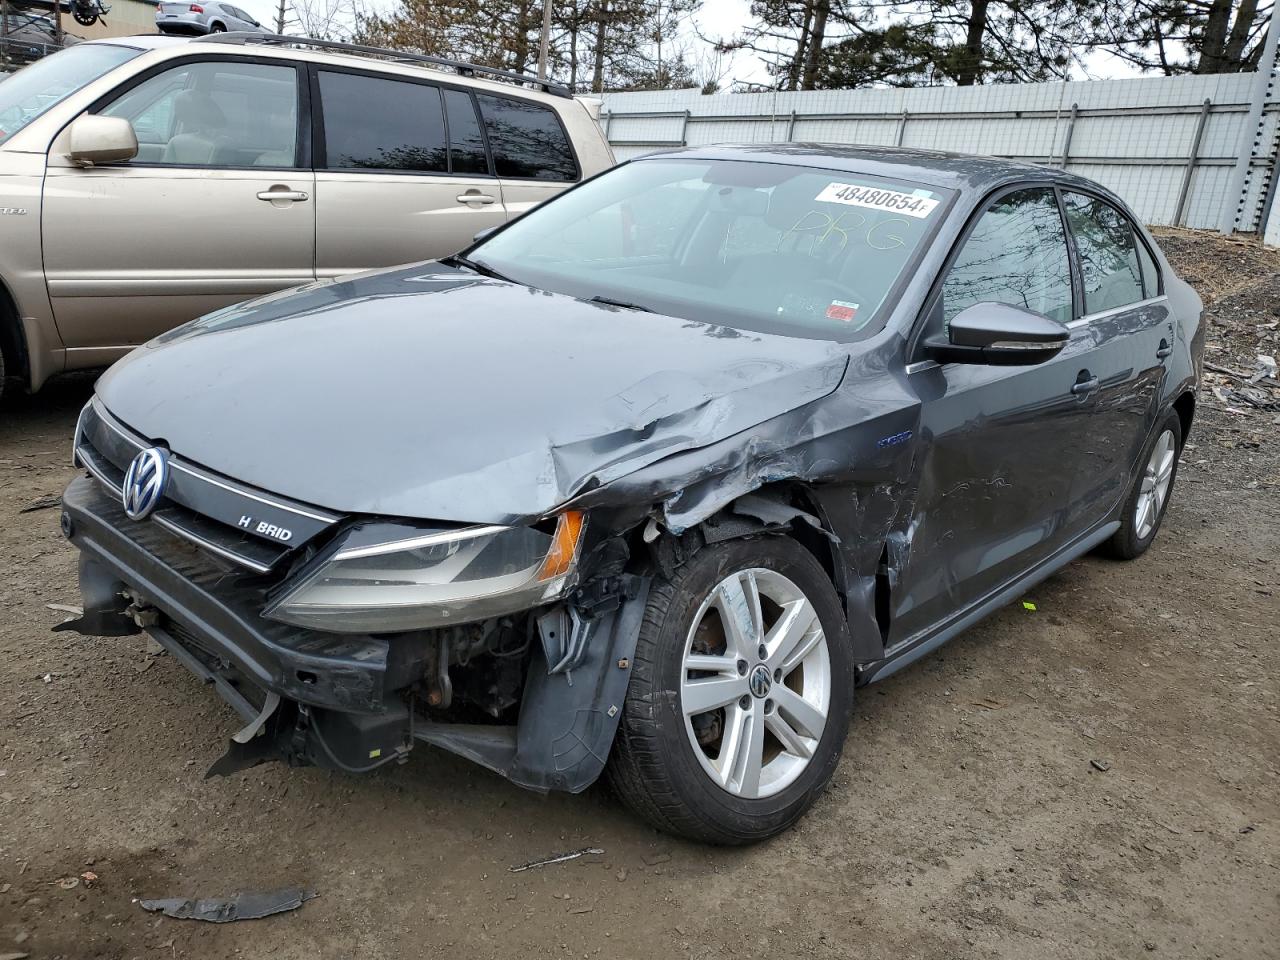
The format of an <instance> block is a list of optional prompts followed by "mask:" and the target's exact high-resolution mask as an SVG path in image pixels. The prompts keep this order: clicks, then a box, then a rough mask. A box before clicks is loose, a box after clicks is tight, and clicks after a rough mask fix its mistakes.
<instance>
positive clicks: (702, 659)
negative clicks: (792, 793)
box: [680, 568, 831, 799]
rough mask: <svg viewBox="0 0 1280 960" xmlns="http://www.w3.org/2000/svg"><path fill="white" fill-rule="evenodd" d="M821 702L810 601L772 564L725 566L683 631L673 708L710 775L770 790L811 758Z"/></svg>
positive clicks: (824, 659)
mask: <svg viewBox="0 0 1280 960" xmlns="http://www.w3.org/2000/svg"><path fill="white" fill-rule="evenodd" d="M830 706H831V657H830V652H829V650H828V648H827V638H826V635H825V633H824V632H823V629H822V623H821V621H820V620H819V619H818V615H817V611H816V610H815V609H814V606H813V604H812V603H811V602H810V601H809V599H808V598H807V597H806V596H805V595H804V592H803V591H801V589H800V588H799V587H797V586H796V585H795V584H794V583H793V582H792V581H791V580H789V579H788V578H787V577H785V576H783V575H782V574H780V573H778V572H776V571H774V570H766V569H763V568H753V569H748V570H741V571H738V572H736V573H733V574H730V575H729V576H727V577H725V578H724V579H723V580H722V581H720V583H718V584H717V585H716V586H715V588H714V589H712V591H711V593H710V594H709V595H708V596H707V597H706V599H704V600H703V602H702V604H701V606H700V607H699V608H698V611H697V613H696V615H695V616H694V618H693V624H692V626H691V627H690V628H689V633H688V636H687V638H686V640H685V650H684V659H683V663H682V665H681V676H680V707H681V713H682V714H683V716H684V724H685V731H686V733H687V734H688V737H689V743H690V745H691V746H692V747H693V751H694V755H695V756H696V757H697V758H698V761H699V763H700V764H701V766H702V769H703V770H704V771H705V772H706V774H707V775H708V776H709V777H710V778H711V779H712V781H713V782H714V783H715V784H716V785H717V786H719V787H721V788H722V789H724V790H727V791H728V792H729V793H732V794H734V795H736V796H740V797H743V798H746V799H759V798H761V797H767V796H771V795H773V794H775V793H777V792H778V791H780V790H783V789H785V788H786V787H787V786H788V785H789V784H791V783H792V782H794V781H795V779H796V777H798V776H800V774H801V773H802V772H803V771H804V769H805V768H806V767H807V766H808V765H809V762H810V761H811V760H812V759H813V756H814V753H815V752H816V750H817V747H818V742H819V741H820V740H821V739H822V732H823V729H824V728H825V727H826V722H827V713H828V711H829V709H830Z"/></svg>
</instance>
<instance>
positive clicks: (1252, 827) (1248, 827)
mask: <svg viewBox="0 0 1280 960" xmlns="http://www.w3.org/2000/svg"><path fill="white" fill-rule="evenodd" d="M1257 829H1258V825H1257V824H1256V823H1246V824H1245V825H1244V826H1243V827H1241V828H1240V832H1241V833H1253V831H1255V830H1257Z"/></svg>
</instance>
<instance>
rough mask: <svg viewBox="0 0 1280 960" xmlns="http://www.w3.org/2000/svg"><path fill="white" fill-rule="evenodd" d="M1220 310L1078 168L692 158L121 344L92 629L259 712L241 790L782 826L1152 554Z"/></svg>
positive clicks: (99, 495)
mask: <svg viewBox="0 0 1280 960" xmlns="http://www.w3.org/2000/svg"><path fill="white" fill-rule="evenodd" d="M1200 315H1201V304H1200V300H1199V298H1198V297H1197V296H1196V294H1195V292H1194V291H1193V290H1192V289H1191V288H1190V287H1189V286H1188V285H1187V284H1186V283H1184V282H1183V281H1182V280H1180V279H1179V278H1178V277H1177V275H1176V274H1175V273H1174V271H1173V269H1172V268H1171V267H1170V265H1169V263H1168V261H1167V260H1166V259H1165V258H1164V256H1163V255H1162V254H1161V252H1160V249H1159V247H1158V246H1157V245H1156V243H1155V241H1154V239H1153V238H1152V237H1151V235H1150V234H1149V233H1148V232H1147V231H1146V230H1145V229H1144V228H1143V227H1142V226H1141V224H1140V223H1139V221H1138V220H1137V219H1136V218H1135V217H1134V215H1133V214H1132V212H1131V211H1130V210H1129V209H1128V208H1127V207H1126V206H1125V204H1124V203H1123V202H1122V201H1121V200H1120V199H1119V198H1118V197H1116V196H1115V195H1114V194H1112V193H1110V192H1108V191H1107V190H1105V189H1104V188H1102V187H1100V186H1099V185H1097V184H1095V183H1091V182H1090V181H1088V180H1084V179H1081V178H1079V177H1076V176H1072V175H1070V174H1068V173H1065V172H1063V171H1061V170H1053V169H1049V168H1046V167H1034V166H1025V165H1019V164H1015V163H1008V162H1005V161H1002V160H994V159H988V158H981V157H963V156H956V155H949V154H941V153H931V152H924V151H912V150H891V149H886V148H879V147H854V146H832V145H826V146H824V145H809V146H806V145H800V144H787V145H781V144H776V145H770V146H768V147H764V146H761V147H738V148H732V147H716V148H706V149H701V150H693V151H686V152H681V153H673V154H667V155H654V156H648V157H645V158H643V159H638V160H634V161H631V162H629V163H625V164H622V165H621V166H618V167H615V168H613V169H612V170H609V171H607V172H606V173H604V174H602V175H600V176H598V177H594V178H592V179H590V180H588V181H586V182H584V183H583V184H581V185H580V186H578V187H576V188H574V189H571V190H568V191H566V192H565V193H563V194H561V195H560V196H558V197H556V198H554V199H552V200H551V201H549V202H547V203H545V204H543V205H541V206H539V207H537V208H536V209H534V210H532V211H530V212H529V213H527V214H525V215H524V216H522V217H520V218H518V219H516V220H513V221H511V222H510V223H508V224H507V225H506V226H504V227H502V228H501V229H499V230H498V231H496V232H494V233H492V234H489V235H488V236H486V237H485V238H484V239H482V240H481V241H479V242H478V243H477V244H475V245H474V246H473V247H471V248H470V249H469V250H467V251H466V252H465V253H464V254H462V255H460V256H455V257H450V258H448V259H446V260H443V261H440V262H438V263H418V264H413V265H410V266H407V267H400V268H396V269H394V270H390V271H385V272H381V273H366V274H358V275H355V276H352V277H349V278H346V279H344V280H341V281H338V282H334V283H320V284H312V285H310V286H308V287H304V288H301V289H299V290H297V291H295V292H293V293H292V294H289V295H280V294H276V295H273V296H271V297H268V298H265V299H262V300H258V301H256V302H253V303H248V304H242V305H240V306H236V307H232V308H229V309H225V310H222V311H219V312H218V313H214V314H210V315H208V316H206V317H205V318H203V319H202V320H198V321H196V322H194V323H191V324H188V325H187V326H184V327H180V328H178V329H177V330H175V331H172V332H171V333H168V334H165V335H164V336H162V337H160V338H159V339H157V340H154V341H152V342H151V343H149V344H147V345H145V346H142V347H139V348H138V349H137V350H136V351H134V352H133V353H132V354H131V355H130V356H129V357H127V358H126V359H124V360H122V361H120V362H119V363H117V364H116V366H114V367H113V368H112V369H111V370H110V371H109V372H108V373H107V374H106V375H105V376H103V378H102V379H101V380H99V381H98V384H97V388H96V394H95V397H94V399H93V401H92V402H91V403H90V404H89V405H88V406H87V407H86V409H85V411H84V413H83V415H82V417H81V419H80V423H79V424H78V426H77V429H76V437H75V459H76V462H77V463H78V464H80V465H81V466H82V467H83V468H84V469H85V471H86V474H87V475H86V476H82V477H80V478H78V479H76V480H74V481H73V482H72V483H71V485H70V486H69V487H68V488H67V490H66V492H65V493H64V494H63V498H62V507H63V513H62V529H63V531H64V533H65V534H66V535H67V536H68V537H69V538H70V539H71V541H72V542H73V543H74V544H75V545H76V546H77V547H79V548H80V550H81V551H82V558H81V562H80V588H81V593H82V595H83V597H84V614H83V617H82V618H81V619H80V620H78V621H75V622H71V623H66V624H60V625H59V627H58V629H70V630H78V631H80V632H82V633H84V634H86V635H88V636H93V637H98V636H119V635H123V634H126V633H131V632H138V631H139V630H146V631H147V632H148V633H149V634H150V635H151V636H152V637H153V638H154V639H155V640H156V641H157V642H158V643H160V644H161V645H162V646H164V647H165V648H166V649H167V650H169V652H170V653H171V654H172V655H173V656H174V658H175V659H176V660H178V661H179V662H181V663H182V664H184V665H185V666H186V667H187V668H188V669H189V670H191V671H192V672H193V673H195V674H196V675H197V676H199V677H200V678H201V679H203V680H204V681H205V682H206V683H208V684H209V686H210V687H211V688H212V689H215V690H217V691H219V692H220V693H221V694H222V695H223V696H224V697H225V698H226V699H227V700H228V701H229V702H230V703H231V705H232V706H233V707H234V708H235V709H236V710H237V711H238V712H239V713H240V714H241V716H242V718H243V719H244V721H245V724H246V726H245V727H244V728H243V729H242V730H241V731H240V732H239V733H238V734H236V736H235V738H234V739H233V741H232V744H231V746H230V747H229V750H228V753H227V755H226V756H225V757H224V758H223V759H222V760H220V761H219V762H218V763H217V764H215V766H214V768H213V770H212V771H211V772H215V773H219V772H230V771H234V770H237V769H242V768H244V767H248V766H251V765H253V764H256V763H259V762H262V761H263V760H266V759H280V760H285V761H287V762H289V763H293V764H318V765H320V766H324V767H330V768H336V769H340V770H345V771H349V772H363V771H368V770H372V769H374V768H376V767H378V766H381V765H383V764H387V763H394V762H397V761H401V760H404V759H406V757H407V756H408V754H409V753H410V752H411V751H412V750H413V749H414V748H415V745H417V744H420V743H424V742H425V743H427V744H430V745H431V746H433V747H438V748H442V749H445V750H450V751H453V752H455V753H457V754H460V755H462V756H464V757H467V758H469V759H471V760H474V761H476V762H478V763H480V764H482V765H484V766H485V767H487V768H488V769H490V770H492V771H494V772H496V773H499V774H501V775H503V776H505V777H508V778H509V779H511V780H512V781H513V782H515V783H517V784H520V785H522V786H525V787H529V788H531V789H534V790H542V791H545V790H564V791H570V792H577V791H580V790H583V789H585V788H586V787H587V786H588V785H590V784H591V783H592V782H593V781H594V780H595V779H596V778H597V777H599V776H600V775H602V774H604V775H605V776H606V777H607V778H608V779H609V781H610V782H611V783H612V785H613V787H614V789H615V791H616V792H617V794H618V795H619V796H620V797H621V798H622V799H623V800H624V801H626V802H627V803H628V804H630V805H631V806H632V807H633V808H634V809H635V810H636V811H637V812H638V813H639V814H640V815H642V816H643V817H645V818H646V819H648V820H649V821H650V822H651V823H653V824H654V825H655V826H657V827H659V828H661V829H663V830H667V831H670V832H673V833H677V834H682V835H684V836H687V837H692V838H696V839H700V840H706V841H710V842H714V843H745V842H748V841H752V840H759V839H762V838H764V837H767V836H771V835H773V834H775V833H777V832H779V831H781V830H783V829H785V828H786V827H787V826H789V825H790V824H791V823H793V822H795V820H796V819H797V818H798V817H799V816H800V815H801V814H802V813H803V812H804V811H805V810H806V809H807V808H808V807H809V806H810V805H811V804H812V803H813V801H814V799H815V798H816V797H817V796H818V794H819V792H820V791H821V790H822V789H823V788H824V787H825V786H826V785H827V783H828V781H829V780H830V779H831V776H832V773H833V772H834V770H835V768H836V763H837V761H838V760H839V757H840V753H841V751H842V749H844V747H845V745H846V737H847V734H848V730H849V722H850V714H851V710H852V707H853V698H854V695H855V688H856V687H859V686H862V685H864V684H869V683H874V682H876V681H878V680H881V679H883V678H885V677H888V676H890V675H891V674H893V673H894V672H896V671H898V670H901V669H902V668H904V667H906V666H907V665H909V664H911V663H913V662H914V661H916V660H918V659H919V658H921V657H923V656H925V655H926V654H928V653H930V652H931V651H933V650H936V649H937V648H938V647H939V646H941V645H942V644H943V643H945V642H946V641H948V640H950V639H951V638H952V637H954V636H956V635H957V634H959V633H960V632H961V631H963V630H964V629H965V628H967V627H968V626H969V625H971V624H973V623H974V622H976V621H977V620H978V619H980V618H981V617H984V616H986V615H988V614H990V613H991V612H993V611H994V610H996V609H997V608H999V607H1000V606H1001V605H1002V604H1006V603H1008V602H1010V601H1011V600H1013V599H1015V598H1016V597H1018V596H1019V595H1020V594H1022V593H1023V592H1024V591H1026V590H1028V589H1030V588H1032V587H1033V586H1035V585H1036V584H1037V583H1039V582H1040V581H1041V580H1043V579H1044V578H1045V577H1047V576H1049V575H1050V574H1051V573H1053V572H1054V571H1055V570H1058V569H1059V568H1061V567H1062V566H1063V565H1065V564H1067V563H1069V562H1070V561H1072V560H1074V559H1075V558H1077V557H1080V556H1082V555H1083V554H1085V553H1087V552H1089V551H1091V550H1094V549H1099V550H1101V551H1103V552H1105V553H1107V554H1109V555H1110V556H1112V557H1114V558H1117V559H1132V558H1135V557H1138V556H1140V555H1141V554H1142V553H1143V552H1144V551H1146V550H1147V549H1148V548H1149V547H1150V546H1151V544H1152V542H1153V541H1154V539H1155V537H1156V534H1157V532H1158V530H1159V529H1160V524H1161V521H1162V519H1163V518H1164V515H1165V510H1166V507H1167V505H1168V503H1169V499H1170V497H1171V495H1172V493H1173V485H1174V482H1175V479H1176V472H1177V464H1178V454H1179V451H1180V450H1181V448H1182V444H1183V441H1184V440H1185V439H1186V437H1187V433H1188V431H1189V429H1190V428H1191V423H1192V419H1193V414H1194V410H1195V403H1196V391H1197V388H1198V385H1199V370H1200V366H1201V355H1202V352H1203V346H1204V330H1203V327H1202V325H1201V319H1200ZM1152 589H1158V585H1156V586H1153V587H1152ZM1082 602H1088V601H1087V599H1085V600H1083V601H1082ZM1032 639H1033V638H1028V649H1027V651H1026V656H1029V657H1033V656H1035V653H1034V649H1033V646H1032V645H1031V640H1032ZM85 649H86V650H88V649H90V648H88V647H86V648H85ZM969 653H970V654H972V655H973V656H974V657H975V659H976V658H978V657H981V656H994V655H995V654H994V652H993V651H987V652H986V653H985V654H983V653H981V652H979V651H975V650H972V649H971V650H970V651H969ZM880 712H883V711H880ZM900 722H902V723H904V724H910V723H912V722H916V723H919V722H921V721H920V719H919V717H915V718H913V717H911V716H904V717H902V718H900ZM857 743H858V741H857V740H856V739H854V740H852V741H849V744H850V745H851V746H854V747H856V746H857ZM876 763H880V764H881V765H882V766H883V765H884V762H883V758H869V759H867V760H866V764H867V766H868V768H870V767H871V766H874V765H875V764H876Z"/></svg>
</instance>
